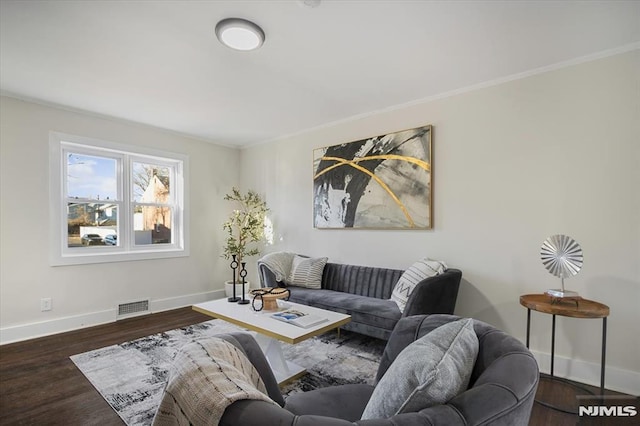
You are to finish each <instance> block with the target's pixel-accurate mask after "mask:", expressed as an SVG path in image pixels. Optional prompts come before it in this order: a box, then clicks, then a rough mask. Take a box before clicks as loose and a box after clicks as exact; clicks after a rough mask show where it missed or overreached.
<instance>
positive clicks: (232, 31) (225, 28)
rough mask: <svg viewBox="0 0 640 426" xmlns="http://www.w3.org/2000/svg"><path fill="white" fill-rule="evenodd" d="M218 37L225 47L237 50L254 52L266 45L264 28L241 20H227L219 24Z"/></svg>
mask: <svg viewBox="0 0 640 426" xmlns="http://www.w3.org/2000/svg"><path fill="white" fill-rule="evenodd" d="M216 37H218V40H220V42H221V43H222V44H224V45H225V46H227V47H230V48H232V49H236V50H254V49H257V48H258V47H260V46H262V43H264V31H262V28H260V27H259V26H257V25H256V24H254V23H253V22H251V21H247V20H246V19H240V18H227V19H223V20H222V21H220V22H218V25H216Z"/></svg>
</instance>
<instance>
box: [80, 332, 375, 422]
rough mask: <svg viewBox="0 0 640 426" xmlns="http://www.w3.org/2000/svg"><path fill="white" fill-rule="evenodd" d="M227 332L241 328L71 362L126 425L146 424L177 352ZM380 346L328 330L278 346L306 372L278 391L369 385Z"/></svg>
mask: <svg viewBox="0 0 640 426" xmlns="http://www.w3.org/2000/svg"><path fill="white" fill-rule="evenodd" d="M232 331H241V329H240V328H239V327H236V326H234V325H232V324H229V323H226V322H224V321H221V320H211V321H207V322H203V323H200V324H196V325H192V326H189V327H184V328H180V329H176V330H171V331H167V332H165V333H159V334H155V335H152V336H147V337H143V338H141V339H138V340H133V341H131V342H126V343H122V344H120V345H114V346H109V347H106V348H102V349H97V350H94V351H91V352H85V353H82V354H79V355H74V356H72V357H71V360H72V361H73V362H74V363H75V364H76V366H77V367H78V368H79V369H80V371H82V373H83V374H84V375H85V376H86V377H87V379H88V380H89V381H90V382H91V384H93V386H94V387H95V388H96V389H97V390H98V392H100V394H101V395H102V396H103V397H104V399H105V400H106V401H107V402H108V403H109V405H111V407H113V409H114V410H115V411H116V413H118V415H119V416H120V418H122V420H123V421H124V422H125V423H126V424H127V425H129V426H132V425H150V424H151V422H152V421H153V416H154V414H155V412H156V408H157V407H158V405H159V404H160V400H161V398H162V391H163V390H164V386H165V383H166V379H167V374H168V371H169V367H170V365H171V361H172V360H173V357H174V356H175V354H176V352H177V351H178V349H180V348H181V347H182V346H184V345H185V344H187V343H190V342H192V341H194V340H196V339H201V338H206V337H210V336H214V335H216V334H219V333H227V332H232ZM385 343H386V342H384V341H382V340H378V339H372V338H369V337H366V336H363V335H360V334H357V333H350V332H348V331H342V332H341V333H340V337H338V333H337V332H335V331H333V332H329V333H326V334H324V335H322V336H319V337H315V338H312V339H308V340H305V341H304V342H301V343H298V344H296V345H289V344H286V343H283V344H282V345H283V351H284V354H285V358H287V359H288V360H290V361H293V362H295V363H297V364H299V365H301V366H303V367H305V368H306V369H307V371H308V374H306V375H305V376H303V377H302V378H301V379H299V380H297V381H295V382H293V383H291V384H289V385H287V386H286V387H285V388H284V389H282V391H283V394H285V395H288V394H291V393H294V392H304V391H309V390H312V389H318V388H322V387H326V386H332V385H337V384H346V383H373V380H374V378H375V374H376V372H377V370H378V363H379V361H380V358H381V356H382V351H383V350H384V345H385Z"/></svg>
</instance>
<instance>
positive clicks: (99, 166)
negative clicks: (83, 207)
mask: <svg viewBox="0 0 640 426" xmlns="http://www.w3.org/2000/svg"><path fill="white" fill-rule="evenodd" d="M67 196H68V197H69V198H84V199H90V200H117V196H118V180H117V160H115V159H114V158H107V157H98V156H93V155H85V154H76V153H73V152H69V153H67Z"/></svg>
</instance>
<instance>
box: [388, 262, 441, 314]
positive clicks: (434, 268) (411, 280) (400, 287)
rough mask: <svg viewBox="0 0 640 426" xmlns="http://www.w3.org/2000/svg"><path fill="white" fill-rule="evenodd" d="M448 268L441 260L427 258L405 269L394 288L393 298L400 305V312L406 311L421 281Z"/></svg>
mask: <svg viewBox="0 0 640 426" xmlns="http://www.w3.org/2000/svg"><path fill="white" fill-rule="evenodd" d="M446 270H447V265H445V263H444V262H442V261H439V260H431V259H427V258H425V259H421V260H419V261H417V262H416V263H414V264H413V265H411V266H410V267H409V268H408V269H407V270H406V271H404V273H403V274H402V276H401V277H400V279H399V280H398V282H397V283H396V286H395V287H394V288H393V292H392V293H391V300H393V301H394V302H395V303H396V304H397V305H398V308H399V309H400V312H404V308H405V306H406V305H407V301H408V300H409V296H410V295H411V293H412V292H413V289H414V288H415V287H416V286H417V285H418V284H419V283H420V281H422V280H425V279H427V278H429V277H434V276H436V275H439V274H441V273H443V272H444V271H446Z"/></svg>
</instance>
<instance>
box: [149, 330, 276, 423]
mask: <svg viewBox="0 0 640 426" xmlns="http://www.w3.org/2000/svg"><path fill="white" fill-rule="evenodd" d="M243 399H256V400H262V401H267V402H271V403H273V404H276V402H274V401H273V400H272V399H271V398H269V397H268V396H267V390H266V387H265V385H264V382H263V381H262V379H261V378H260V375H259V373H258V371H257V370H256V369H255V367H254V366H253V364H251V362H250V361H249V360H248V359H247V357H246V356H245V354H244V353H243V352H242V350H240V349H238V348H237V347H236V346H234V345H232V344H231V343H229V342H227V341H226V340H223V339H220V338H217V337H213V338H210V339H203V340H200V341H197V342H195V343H190V344H188V345H186V346H184V347H183V348H182V349H181V350H180V351H179V352H178V354H177V355H176V358H175V360H174V361H173V365H172V367H171V370H170V373H169V381H168V383H167V387H166V388H165V390H164V393H163V396H162V401H161V402H160V407H158V411H157V412H156V416H155V418H154V419H153V424H154V425H160V426H164V425H172V426H173V425H195V426H200V425H217V424H218V423H219V422H220V419H221V418H222V415H223V414H224V410H225V409H226V408H227V407H228V406H229V405H231V404H232V403H234V402H235V401H239V400H243ZM276 405H277V404H276Z"/></svg>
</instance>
